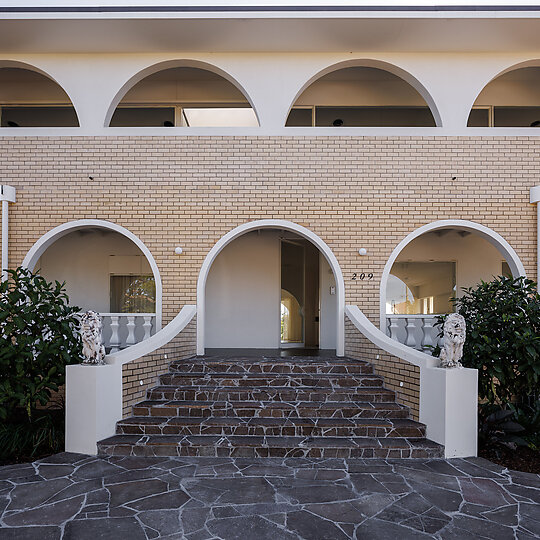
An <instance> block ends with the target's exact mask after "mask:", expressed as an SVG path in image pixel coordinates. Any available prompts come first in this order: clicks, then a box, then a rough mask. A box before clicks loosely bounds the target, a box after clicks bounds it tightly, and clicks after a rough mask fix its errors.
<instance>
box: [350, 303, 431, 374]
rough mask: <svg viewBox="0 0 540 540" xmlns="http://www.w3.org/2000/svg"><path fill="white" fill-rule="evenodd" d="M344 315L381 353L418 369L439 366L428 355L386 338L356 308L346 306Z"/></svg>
mask: <svg viewBox="0 0 540 540" xmlns="http://www.w3.org/2000/svg"><path fill="white" fill-rule="evenodd" d="M345 314H346V315H347V316H348V317H349V319H350V321H351V322H352V323H353V324H354V326H355V327H356V328H357V329H358V330H359V331H360V333H362V334H363V335H364V336H366V338H367V339H369V341H371V342H372V343H374V344H375V345H377V347H379V348H380V349H382V350H383V351H386V352H387V353H389V354H392V355H394V356H397V357H398V358H401V359H402V360H405V361H406V362H409V363H410V364H414V365H415V366H419V367H436V366H438V364H439V360H438V359H437V358H434V357H433V356H430V355H429V354H425V353H422V352H420V351H417V350H416V349H413V348H411V347H407V345H402V344H401V343H399V341H395V340H394V339H392V338H390V337H388V336H387V335H386V334H385V333H384V332H382V331H381V330H379V329H378V328H377V327H376V326H375V325H374V324H373V323H372V322H371V321H370V320H369V319H368V318H367V317H366V316H365V315H364V314H363V313H362V312H361V311H360V309H359V308H358V306H346V307H345Z"/></svg>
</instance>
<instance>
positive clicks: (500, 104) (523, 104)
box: [467, 66, 540, 128]
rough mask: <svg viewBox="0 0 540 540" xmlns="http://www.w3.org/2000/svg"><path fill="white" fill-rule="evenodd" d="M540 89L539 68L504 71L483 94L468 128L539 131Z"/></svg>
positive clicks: (486, 87) (473, 109) (474, 106)
mask: <svg viewBox="0 0 540 540" xmlns="http://www.w3.org/2000/svg"><path fill="white" fill-rule="evenodd" d="M539 88H540V67H537V66H528V67H520V68H517V69H515V68H514V69H510V70H507V71H505V72H504V73H502V74H501V75H498V76H497V77H495V78H494V79H493V80H492V81H491V82H490V83H488V84H487V85H486V86H485V87H484V89H483V90H482V91H481V92H480V94H479V95H478V97H477V98H476V101H475V102H474V105H473V106H472V109H471V112H470V114H469V119H468V122H467V126H468V127H538V128H540V91H539Z"/></svg>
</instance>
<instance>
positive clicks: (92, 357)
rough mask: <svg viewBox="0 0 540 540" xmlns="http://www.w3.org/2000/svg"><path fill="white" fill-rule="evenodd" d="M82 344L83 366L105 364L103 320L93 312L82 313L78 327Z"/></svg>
mask: <svg viewBox="0 0 540 540" xmlns="http://www.w3.org/2000/svg"><path fill="white" fill-rule="evenodd" d="M80 332H81V338H82V342H83V351H82V352H83V356H84V360H83V362H82V363H83V364H93V365H98V366H102V365H104V364H105V347H104V345H103V337H102V332H103V319H102V318H101V315H100V314H99V313H97V312H95V311H92V310H89V311H86V312H85V313H83V315H82V317H81V326H80Z"/></svg>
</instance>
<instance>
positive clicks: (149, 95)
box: [105, 60, 259, 127]
mask: <svg viewBox="0 0 540 540" xmlns="http://www.w3.org/2000/svg"><path fill="white" fill-rule="evenodd" d="M258 125H259V121H258V117H257V113H256V111H255V107H254V106H253V103H252V102H251V99H250V98H249V96H248V95H247V93H246V91H245V90H244V89H243V88H242V87H241V85H240V84H239V83H238V82H237V81H236V80H235V79H234V78H233V77H231V76H230V75H229V74H228V73H226V72H225V71H223V70H222V69H220V68H218V67H216V66H213V65H211V64H208V63H206V62H200V61H193V60H175V61H167V62H161V63H159V64H154V65H152V66H149V67H147V68H146V69H143V70H142V71H140V72H139V73H137V74H136V75H134V76H133V77H131V79H130V80H129V81H127V82H126V83H125V84H124V85H123V86H122V88H121V89H120V91H119V92H118V93H117V95H116V96H115V98H114V100H113V102H112V103H111V105H110V107H109V110H108V112H107V116H106V118H105V126H110V127H134V126H137V127H235V126H243V127H246V126H258Z"/></svg>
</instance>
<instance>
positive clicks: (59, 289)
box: [0, 268, 82, 421]
mask: <svg viewBox="0 0 540 540" xmlns="http://www.w3.org/2000/svg"><path fill="white" fill-rule="evenodd" d="M8 273H9V279H8V280H7V281H4V282H3V283H1V284H0V420H5V419H7V418H14V417H18V416H19V415H18V414H17V411H20V410H21V409H22V410H24V412H25V414H26V416H27V418H28V420H29V421H30V420H31V419H32V416H33V414H34V413H35V411H36V409H37V407H38V406H39V405H41V406H45V405H46V404H47V403H48V402H49V399H50V397H51V393H52V392H53V391H57V390H58V388H59V387H60V386H61V385H63V384H64V382H65V366H66V364H72V363H77V362H79V361H80V360H81V351H82V343H81V338H80V335H79V332H78V326H79V321H78V319H77V318H76V316H75V314H76V313H77V312H78V311H79V308H78V307H73V306H69V304H68V297H67V295H66V292H65V289H64V284H61V283H58V281H56V282H55V283H54V284H52V283H49V282H47V281H46V280H45V279H44V278H43V277H41V276H40V275H39V274H33V273H32V272H30V271H29V270H27V269H25V268H17V269H16V270H9V271H8Z"/></svg>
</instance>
